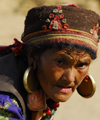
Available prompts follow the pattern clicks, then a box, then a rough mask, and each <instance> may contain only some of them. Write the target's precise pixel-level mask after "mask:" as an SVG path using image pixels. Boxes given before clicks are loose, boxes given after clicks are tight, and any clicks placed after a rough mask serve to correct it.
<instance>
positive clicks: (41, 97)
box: [23, 67, 46, 111]
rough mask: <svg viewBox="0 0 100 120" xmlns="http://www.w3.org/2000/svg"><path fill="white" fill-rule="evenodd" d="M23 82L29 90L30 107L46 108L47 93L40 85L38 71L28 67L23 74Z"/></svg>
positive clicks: (31, 108)
mask: <svg viewBox="0 0 100 120" xmlns="http://www.w3.org/2000/svg"><path fill="white" fill-rule="evenodd" d="M23 83H24V87H25V89H26V91H27V92H28V108H29V109H30V110H31V111H41V110H44V109H46V95H45V93H44V92H43V90H42V89H41V87H39V86H40V85H39V81H38V79H37V76H36V71H33V70H32V68H31V67H29V68H28V69H26V71H25V73H24V76H23Z"/></svg>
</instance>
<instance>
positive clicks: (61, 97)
mask: <svg viewBox="0 0 100 120" xmlns="http://www.w3.org/2000/svg"><path fill="white" fill-rule="evenodd" d="M70 97H71V96H63V95H62V96H57V97H54V98H51V99H53V100H54V101H56V102H66V101H67V100H68V99H69V98H70Z"/></svg>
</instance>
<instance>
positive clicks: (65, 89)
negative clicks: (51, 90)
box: [57, 85, 72, 93]
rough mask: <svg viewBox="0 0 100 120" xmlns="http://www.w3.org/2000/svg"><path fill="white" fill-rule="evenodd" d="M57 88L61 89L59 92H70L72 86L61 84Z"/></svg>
mask: <svg viewBox="0 0 100 120" xmlns="http://www.w3.org/2000/svg"><path fill="white" fill-rule="evenodd" d="M57 88H58V89H59V92H63V93H69V92H70V91H71V89H72V87H65V86H60V85H57Z"/></svg>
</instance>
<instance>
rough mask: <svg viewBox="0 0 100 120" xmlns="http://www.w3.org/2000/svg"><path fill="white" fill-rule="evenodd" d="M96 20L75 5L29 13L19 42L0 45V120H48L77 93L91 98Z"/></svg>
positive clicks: (98, 33)
mask: <svg viewBox="0 0 100 120" xmlns="http://www.w3.org/2000/svg"><path fill="white" fill-rule="evenodd" d="M99 38H100V16H99V15H97V14H96V13H95V12H93V11H90V10H86V9H83V8H79V7H77V6H76V5H73V4H72V5H58V6H43V7H37V8H33V9H31V10H29V12H28V14H27V17H26V20H25V30H24V32H23V34H22V41H23V43H20V42H19V41H18V40H16V39H15V44H13V45H10V46H5V47H4V46H3V47H0V56H1V58H0V68H1V69H0V119H3V120H6V119H9V120H50V118H51V117H52V116H53V115H54V113H55V111H56V110H57V108H58V107H59V102H65V101H67V100H68V99H69V98H70V97H71V95H72V94H73V92H74V91H75V90H76V89H77V90H78V92H79V94H80V95H82V96H83V97H86V98H88V97H91V96H92V95H93V94H94V91H95V85H94V81H93V80H92V79H91V76H89V75H88V70H89V66H90V64H91V61H92V60H94V59H96V57H97V48H98V41H99Z"/></svg>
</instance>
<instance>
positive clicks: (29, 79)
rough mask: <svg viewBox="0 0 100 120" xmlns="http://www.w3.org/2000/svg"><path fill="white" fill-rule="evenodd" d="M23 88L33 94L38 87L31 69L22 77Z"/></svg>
mask: <svg viewBox="0 0 100 120" xmlns="http://www.w3.org/2000/svg"><path fill="white" fill-rule="evenodd" d="M23 83H24V87H25V89H26V90H27V92H28V93H33V92H34V91H36V90H37V89H38V87H39V81H38V79H37V77H36V72H35V71H33V70H32V68H31V67H29V68H28V69H26V71H25V73H24V76H23Z"/></svg>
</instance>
